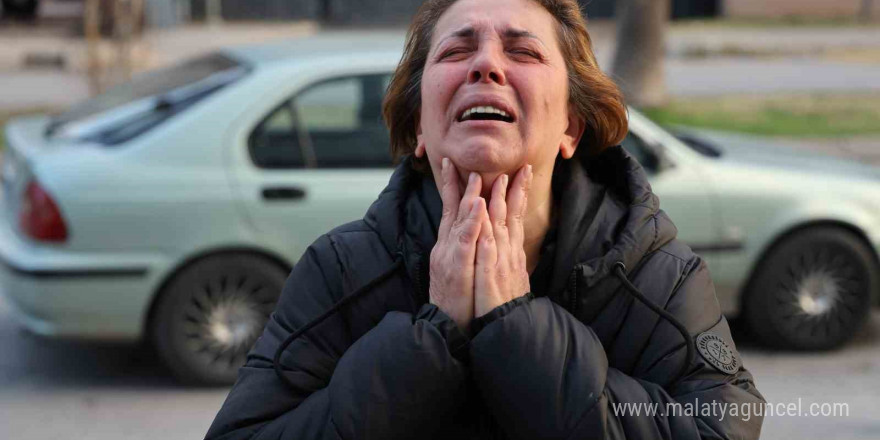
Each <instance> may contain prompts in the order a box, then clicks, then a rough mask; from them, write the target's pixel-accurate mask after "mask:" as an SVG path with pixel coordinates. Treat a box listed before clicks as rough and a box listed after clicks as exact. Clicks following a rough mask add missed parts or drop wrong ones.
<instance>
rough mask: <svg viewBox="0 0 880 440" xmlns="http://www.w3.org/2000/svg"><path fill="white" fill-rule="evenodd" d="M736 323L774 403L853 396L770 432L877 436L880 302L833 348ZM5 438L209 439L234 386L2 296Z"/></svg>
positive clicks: (0, 370)
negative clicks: (799, 345) (829, 411)
mask: <svg viewBox="0 0 880 440" xmlns="http://www.w3.org/2000/svg"><path fill="white" fill-rule="evenodd" d="M734 330H735V334H736V337H737V341H738V344H739V349H740V351H741V353H742V356H743V359H744V362H745V365H746V367H748V368H749V369H750V370H751V371H752V372H753V374H754V375H755V377H756V379H757V383H758V389H759V390H761V392H762V393H763V394H764V396H765V397H766V398H767V400H768V401H769V402H771V403H774V404H785V405H788V404H797V402H798V399H801V400H800V401H801V407H802V408H804V410H805V411H807V409H808V408H809V405H810V404H811V403H817V404H822V403H845V404H847V405H848V409H849V415H848V416H840V417H821V416H820V417H809V416H802V417H790V416H777V417H770V418H767V419H766V420H765V423H764V435H763V436H762V438H768V439H787V438H798V439H801V440H806V439H821V440H827V439H832V438H833V439H838V440H845V439H872V440H874V439H877V438H880V413H878V412H877V411H876V406H877V403H878V398H877V395H876V392H877V389H880V388H878V386H880V311H878V312H875V313H874V315H873V316H872V319H871V321H870V322H869V323H868V325H867V326H866V328H865V329H864V330H863V331H862V332H861V333H860V334H859V336H858V337H857V338H856V340H855V341H854V342H853V343H851V344H849V345H848V346H846V347H845V348H843V349H842V350H838V351H834V352H830V353H780V352H770V351H766V350H763V349H761V348H759V347H758V346H757V345H756V344H755V343H754V342H752V341H749V340H748V338H747V337H746V336H745V335H744V334H742V331H741V330H739V326H738V325H737V324H736V323H734ZM0 348H2V351H0V352H2V355H0V390H2V391H0V438H19V439H40V440H52V439H65V440H68V439H85V438H88V439H94V440H102V439H121V438H125V439H131V440H137V439H155V438H202V437H203V436H204V434H205V431H206V430H207V428H208V426H209V425H210V423H211V420H213V417H214V415H215V414H216V412H217V410H218V409H219V407H220V405H221V404H222V403H223V399H224V398H225V396H226V393H227V390H226V389H192V388H184V387H181V386H178V385H177V384H175V383H174V381H173V380H171V379H170V378H169V377H168V376H167V374H166V371H165V369H164V368H163V367H162V366H161V365H160V364H159V362H158V361H157V359H156V358H155V357H154V354H153V353H152V352H151V350H149V349H147V348H142V347H136V346H120V345H107V344H95V343H82V342H70V341H55V340H47V339H43V338H39V337H36V336H34V335H31V334H29V333H27V332H25V331H23V330H21V329H20V328H19V327H18V326H17V325H16V324H15V323H14V322H13V319H12V316H11V311H10V309H9V308H8V305H7V304H6V303H5V302H4V300H2V297H0Z"/></svg>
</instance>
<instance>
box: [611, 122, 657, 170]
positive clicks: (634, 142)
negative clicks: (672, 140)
mask: <svg viewBox="0 0 880 440" xmlns="http://www.w3.org/2000/svg"><path fill="white" fill-rule="evenodd" d="M620 145H621V146H622V147H623V148H624V149H625V150H626V151H627V152H628V153H629V154H631V155H632V156H633V157H634V158H635V159H636V160H637V161H638V162H639V163H640V164H641V165H642V168H644V169H645V171H647V172H648V173H649V174H654V173H656V172H657V171H658V168H659V165H660V164H659V158H658V157H657V154H656V153H655V152H654V151H653V150H652V149H651V148H650V147H648V145H647V144H646V143H645V141H644V140H642V138H640V137H638V136H637V135H635V134H633V132H629V133H627V135H626V138H624V139H623V142H621V143H620Z"/></svg>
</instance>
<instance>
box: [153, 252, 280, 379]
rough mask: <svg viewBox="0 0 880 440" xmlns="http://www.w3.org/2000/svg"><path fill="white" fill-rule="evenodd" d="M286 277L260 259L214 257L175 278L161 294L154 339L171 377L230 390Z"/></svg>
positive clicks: (272, 307)
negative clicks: (229, 387) (172, 375)
mask: <svg viewBox="0 0 880 440" xmlns="http://www.w3.org/2000/svg"><path fill="white" fill-rule="evenodd" d="M286 277H287V272H286V271H285V270H283V269H282V268H281V267H279V265H278V264H277V263H276V262H274V261H272V260H270V259H268V258H266V257H262V256H258V255H251V254H232V255H229V254H227V255H216V256H210V257H206V258H204V259H202V260H199V261H197V262H195V263H193V264H191V265H189V266H187V267H186V268H184V269H183V270H181V271H180V272H179V273H178V274H176V275H175V276H174V277H173V278H172V279H171V280H170V281H169V283H168V284H167V287H166V288H165V289H163V291H162V292H161V296H160V297H159V299H158V303H157V304H156V309H155V312H154V315H153V319H152V338H153V343H154V344H155V346H156V349H157V351H158V354H159V356H160V357H161V358H162V360H163V361H164V363H165V364H166V365H167V366H168V367H169V369H170V370H171V372H172V373H173V374H174V376H175V377H176V378H177V379H178V380H180V381H181V382H183V383H185V384H191V385H211V386H214V385H228V384H231V383H233V382H235V379H236V376H237V374H238V369H239V367H240V366H241V365H243V364H244V361H245V357H246V356H247V353H248V352H249V351H250V349H251V347H252V346H253V344H254V342H255V341H256V340H257V338H258V337H259V336H260V335H261V334H262V332H263V327H264V326H265V324H266V321H267V320H268V318H269V315H270V314H271V313H272V311H273V310H274V309H275V303H276V302H277V301H278V297H279V295H280V294H281V289H282V287H283V286H284V281H285V279H286Z"/></svg>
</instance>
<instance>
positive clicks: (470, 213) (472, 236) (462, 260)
mask: <svg viewBox="0 0 880 440" xmlns="http://www.w3.org/2000/svg"><path fill="white" fill-rule="evenodd" d="M484 203H485V201H484V200H483V199H481V198H477V199H476V200H474V201H473V202H471V206H469V207H468V208H469V209H468V210H467V217H465V219H464V220H463V221H461V222H460V223H459V224H458V227H456V228H453V230H452V233H454V234H456V235H457V243H456V246H455V251H454V252H453V257H452V258H453V264H454V265H455V266H456V267H464V268H473V267H474V259H475V258H476V244H477V240H478V239H479V238H480V229H481V223H482V221H481V213H482V212H483V211H485V209H486V208H485V207H484ZM459 212H461V210H460V211H459ZM467 272H468V271H467V270H464V273H465V274H467Z"/></svg>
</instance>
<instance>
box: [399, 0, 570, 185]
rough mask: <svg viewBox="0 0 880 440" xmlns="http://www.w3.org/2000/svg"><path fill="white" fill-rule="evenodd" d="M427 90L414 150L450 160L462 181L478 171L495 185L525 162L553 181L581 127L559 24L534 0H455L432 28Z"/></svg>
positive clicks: (434, 163) (434, 162) (435, 163)
mask: <svg viewBox="0 0 880 440" xmlns="http://www.w3.org/2000/svg"><path fill="white" fill-rule="evenodd" d="M421 95H422V107H421V119H420V121H419V127H418V131H417V133H418V147H417V149H416V155H417V156H421V155H423V154H425V153H427V155H428V159H429V160H430V163H431V168H432V169H433V170H439V169H440V161H441V160H442V158H443V157H448V158H449V159H450V160H451V161H452V162H453V163H454V164H455V165H456V167H457V168H458V170H459V172H460V174H461V177H462V180H463V181H466V176H467V174H468V172H470V171H476V172H478V173H480V174H481V175H482V177H483V182H487V183H491V182H493V181H494V179H495V177H497V176H498V175H500V174H502V173H509V174H511V173H514V172H516V170H518V169H519V168H520V167H522V166H523V165H525V164H532V166H533V169H534V173H535V177H536V178H540V177H541V176H546V177H547V178H549V176H550V174H551V173H552V169H553V163H554V161H555V159H556V156H557V154H558V153H559V152H560V151H561V152H562V154H563V156H564V157H571V155H572V154H573V153H574V149H575V147H576V145H577V141H578V139H579V138H580V135H581V134H582V131H583V128H582V127H583V124H582V123H581V122H579V121H578V120H577V119H576V118H574V117H573V116H572V115H569V105H568V74H567V69H566V66H565V60H564V59H563V57H562V52H561V50H560V48H559V43H558V41H557V39H556V21H555V19H554V18H553V16H551V15H550V13H549V12H547V11H546V10H545V9H544V8H543V7H542V6H540V5H539V4H537V3H534V2H532V1H530V0H459V1H458V2H456V3H455V4H453V5H452V6H451V7H450V8H449V9H448V10H447V11H446V12H445V13H444V14H443V15H442V16H441V18H440V20H439V21H438V22H437V24H436V26H435V28H434V34H433V39H432V41H431V49H430V52H429V54H428V59H427V61H426V63H425V69H424V74H423V76H422V83H421ZM486 186H488V185H484V188H485V187H486Z"/></svg>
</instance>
